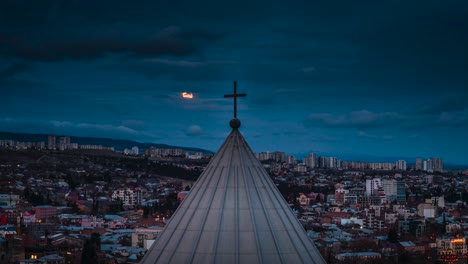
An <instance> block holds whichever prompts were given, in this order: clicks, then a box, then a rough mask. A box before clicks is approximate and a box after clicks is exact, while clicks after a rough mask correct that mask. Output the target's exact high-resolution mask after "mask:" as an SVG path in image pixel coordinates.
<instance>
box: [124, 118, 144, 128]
mask: <svg viewBox="0 0 468 264" xmlns="http://www.w3.org/2000/svg"><path fill="white" fill-rule="evenodd" d="M122 126H125V127H128V128H132V129H136V130H141V129H144V128H146V124H145V122H143V121H140V120H134V119H129V120H124V121H122Z"/></svg>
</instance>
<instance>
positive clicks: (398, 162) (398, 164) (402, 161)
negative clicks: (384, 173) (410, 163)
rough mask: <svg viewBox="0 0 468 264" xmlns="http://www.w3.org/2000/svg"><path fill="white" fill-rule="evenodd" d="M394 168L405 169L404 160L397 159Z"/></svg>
mask: <svg viewBox="0 0 468 264" xmlns="http://www.w3.org/2000/svg"><path fill="white" fill-rule="evenodd" d="M396 169H397V170H406V161H405V160H398V161H397V162H396Z"/></svg>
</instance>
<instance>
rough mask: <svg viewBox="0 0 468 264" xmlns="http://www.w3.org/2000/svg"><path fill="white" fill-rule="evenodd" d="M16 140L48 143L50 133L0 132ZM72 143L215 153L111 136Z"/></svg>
mask: <svg viewBox="0 0 468 264" xmlns="http://www.w3.org/2000/svg"><path fill="white" fill-rule="evenodd" d="M55 136H56V138H57V141H58V138H59V137H64V136H66V135H55ZM6 139H9V140H15V141H22V142H40V141H44V142H45V143H46V145H47V141H48V135H47V134H29V133H12V132H0V140H6ZM70 140H71V142H72V143H78V144H80V145H102V146H105V147H114V148H115V150H119V151H122V150H124V149H125V148H132V147H133V146H137V147H138V148H139V149H140V152H141V151H144V150H145V149H148V148H150V147H155V148H164V149H168V148H178V149H182V150H184V151H190V152H203V153H205V154H213V152H212V151H209V150H206V149H200V148H191V147H181V146H171V145H167V144H157V143H141V142H137V141H133V140H124V139H110V138H98V137H76V136H70Z"/></svg>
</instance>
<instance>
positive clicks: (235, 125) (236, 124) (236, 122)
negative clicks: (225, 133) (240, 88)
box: [224, 81, 247, 129]
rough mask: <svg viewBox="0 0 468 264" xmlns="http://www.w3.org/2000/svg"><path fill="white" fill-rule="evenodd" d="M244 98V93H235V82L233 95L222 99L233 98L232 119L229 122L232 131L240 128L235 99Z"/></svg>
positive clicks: (235, 83)
mask: <svg viewBox="0 0 468 264" xmlns="http://www.w3.org/2000/svg"><path fill="white" fill-rule="evenodd" d="M245 96H247V94H245V93H242V94H238V93H237V82H236V81H234V93H233V94H225V95H224V98H231V97H232V98H234V118H233V119H231V121H230V122H229V125H230V126H231V127H232V128H234V129H236V128H239V127H240V120H239V119H237V97H245Z"/></svg>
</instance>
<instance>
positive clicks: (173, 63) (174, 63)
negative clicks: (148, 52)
mask: <svg viewBox="0 0 468 264" xmlns="http://www.w3.org/2000/svg"><path fill="white" fill-rule="evenodd" d="M143 61H144V62H153V63H159V64H163V65H167V66H177V67H188V68H194V67H203V66H207V65H222V64H236V63H237V62H235V61H189V60H169V59H161V58H152V59H144V60H143Z"/></svg>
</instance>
